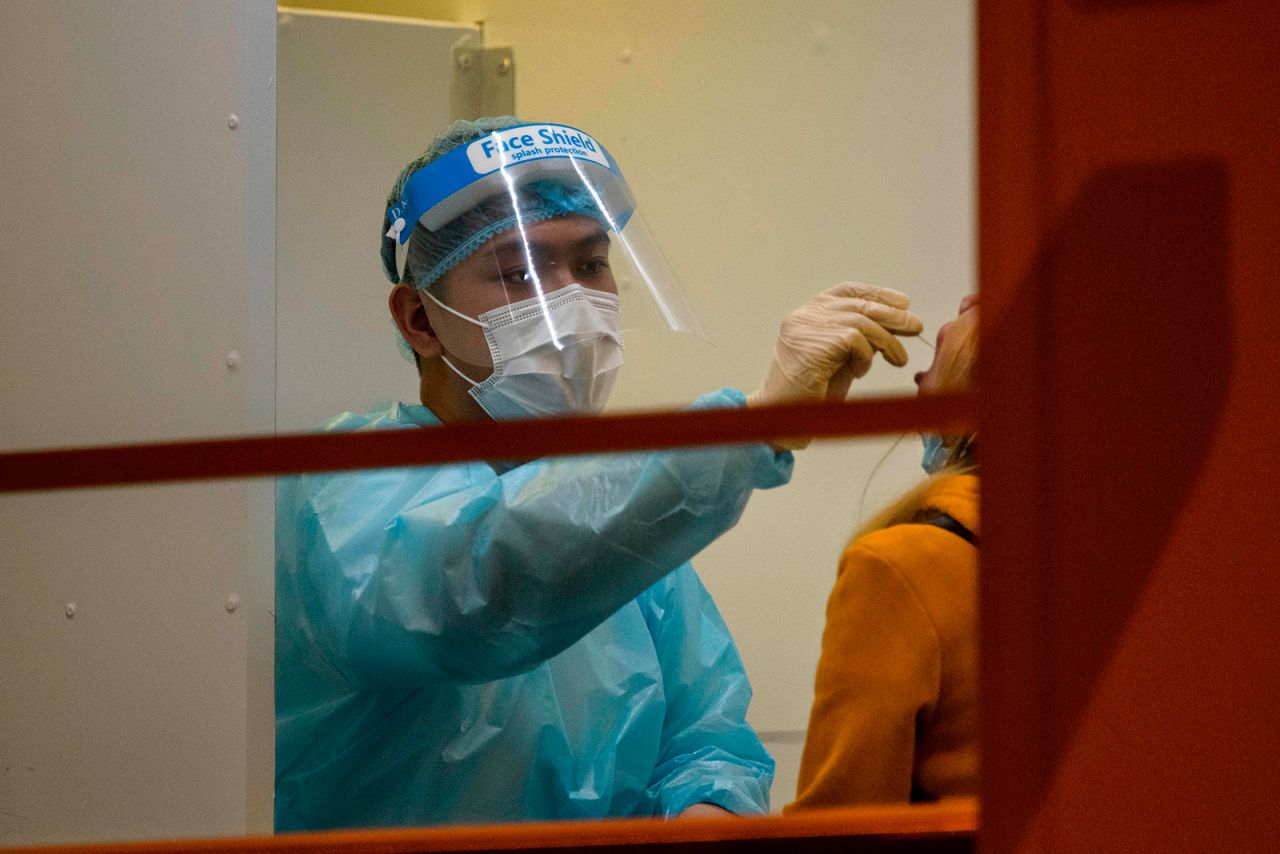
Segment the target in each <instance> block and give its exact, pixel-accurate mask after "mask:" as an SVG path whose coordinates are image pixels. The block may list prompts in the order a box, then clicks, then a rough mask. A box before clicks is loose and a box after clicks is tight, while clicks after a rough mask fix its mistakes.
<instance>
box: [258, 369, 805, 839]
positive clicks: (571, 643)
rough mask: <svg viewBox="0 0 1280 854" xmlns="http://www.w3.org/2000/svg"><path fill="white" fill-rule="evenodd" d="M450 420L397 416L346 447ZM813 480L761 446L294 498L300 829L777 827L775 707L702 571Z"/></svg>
mask: <svg viewBox="0 0 1280 854" xmlns="http://www.w3.org/2000/svg"><path fill="white" fill-rule="evenodd" d="M741 403H742V395H741V394H740V393H739V392H736V391H732V390H724V391H721V392H717V393H714V394H710V395H706V396H704V397H703V398H702V399H700V401H699V403H698V404H695V405H696V406H732V405H741ZM438 423H439V422H438V421H437V419H436V418H435V417H434V416H433V415H432V414H431V413H430V412H429V411H428V410H427V409H425V408H424V407H421V406H416V405H406V404H390V405H388V406H386V407H384V408H381V409H378V410H376V411H374V412H372V413H370V414H367V415H351V414H347V415H344V416H340V417H339V418H337V419H335V420H334V421H333V422H332V423H331V424H330V425H329V428H328V429H333V430H362V429H381V428H397V427H400V428H403V427H413V426H418V425H434V424H438ZM423 440H424V441H430V437H429V435H427V434H424V436H423ZM791 466H792V459H791V455H790V454H789V453H787V454H781V455H778V454H775V453H774V452H773V451H772V450H771V449H770V448H769V447H767V446H765V445H746V446H734V447H721V448H708V449H690V450H679V451H670V452H654V453H633V454H617V455H605V456H592V457H576V458H572V457H571V458H563V459H544V460H537V461H535V462H531V463H527V464H525V465H522V466H519V467H517V468H515V469H512V470H511V471H508V472H505V473H504V474H502V475H501V476H499V475H498V474H496V473H495V472H494V470H493V469H492V468H490V467H489V466H488V465H486V464H484V463H468V464H462V465H451V466H443V467H431V468H405V469H387V470H376V471H365V472H354V473H336V474H312V475H304V476H301V477H296V478H288V479H282V480H281V481H280V485H279V487H278V495H277V505H278V507H277V534H276V542H277V571H276V609H277V612H276V803H275V816H276V828H277V829H278V830H300V829H319V828H331V827H357V826H375V825H415V824H435V823H443V822H472V823H478V822H497V821H515V820H522V819H523V820H530V819H566V818H603V817H606V816H626V815H639V816H650V815H659V816H664V815H674V814H677V813H679V812H681V811H682V810H684V809H685V808H687V807H689V806H691V805H693V804H696V803H700V802H706V803H713V804H718V805H720V806H722V807H725V808H726V809H729V810H733V811H734V812H738V813H755V812H765V811H767V810H768V804H769V785H770V783H771V781H772V777H773V760H772V759H771V758H770V756H769V755H768V753H766V752H765V750H764V747H763V746H762V745H761V744H760V741H759V739H758V738H757V737H756V734H755V732H754V731H753V730H752V729H751V728H750V727H749V726H748V725H747V723H746V721H745V715H746V711H747V704H748V702H749V700H750V697H751V688H750V685H749V684H748V682H747V677H746V674H745V673H744V672H743V668H742V662H741V660H740V659H739V657H738V654H737V651H736V649H735V648H734V645H733V641H732V639H731V638H730V636H729V632H728V629H727V628H726V627H725V625H724V622H723V621H722V620H721V618H720V615H719V613H718V612H717V611H716V608H715V605H714V604H713V603H712V601H711V598H710V596H709V595H708V594H707V592H706V590H705V589H704V588H703V586H702V584H701V583H700V582H699V580H698V578H697V576H696V575H695V574H694V571H693V568H692V567H691V566H690V565H689V564H688V560H689V558H691V557H692V556H693V555H694V554H696V553H697V552H698V551H699V550H701V549H702V548H703V547H705V546H706V545H707V544H708V543H710V542H711V541H712V540H714V539H715V538H716V537H717V536H719V535H720V534H722V533H723V532H725V531H726V530H728V529H729V528H730V527H732V526H733V525H734V524H735V523H736V522H737V520H738V517H739V516H740V514H741V512H742V509H743V507H744V506H745V504H746V502H747V498H748V496H749V494H750V493H751V491H752V489H753V488H757V487H771V486H776V485H778V484H781V483H785V482H786V481H787V480H788V479H789V478H790V475H791Z"/></svg>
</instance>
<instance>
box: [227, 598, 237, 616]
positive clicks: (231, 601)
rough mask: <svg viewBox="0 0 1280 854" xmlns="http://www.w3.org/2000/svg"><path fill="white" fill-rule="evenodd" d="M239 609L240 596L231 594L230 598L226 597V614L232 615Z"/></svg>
mask: <svg viewBox="0 0 1280 854" xmlns="http://www.w3.org/2000/svg"><path fill="white" fill-rule="evenodd" d="M239 608H240V596H239V594H237V593H232V594H231V595H230V596H228V597H227V604H226V609H227V613H228V614H234V613H235V612H236V611H237V610H239Z"/></svg>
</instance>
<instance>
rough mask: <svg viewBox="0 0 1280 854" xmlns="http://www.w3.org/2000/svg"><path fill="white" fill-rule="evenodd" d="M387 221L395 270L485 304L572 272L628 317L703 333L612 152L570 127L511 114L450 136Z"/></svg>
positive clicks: (516, 297) (535, 292) (515, 298)
mask: <svg viewBox="0 0 1280 854" xmlns="http://www.w3.org/2000/svg"><path fill="white" fill-rule="evenodd" d="M554 220H561V221H563V222H564V223H566V224H570V225H573V226H575V227H565V228H559V227H557V225H558V224H557V223H555V222H553V221H554ZM386 221H387V222H388V223H389V224H390V228H389V229H388V231H387V234H386V239H387V240H389V241H393V242H394V250H395V267H396V274H397V275H396V278H397V279H399V280H405V278H406V273H407V274H408V278H409V280H411V281H412V283H413V285H414V286H415V287H417V288H419V289H420V290H421V289H426V290H429V291H430V292H431V293H432V294H433V295H434V296H437V297H441V294H442V292H447V294H448V297H450V298H452V299H453V300H455V301H457V302H460V303H465V304H466V306H467V307H470V308H477V307H483V308H484V310H485V311H486V312H492V311H495V310H499V309H504V307H505V308H506V309H507V310H510V307H511V306H523V304H525V303H526V302H528V301H529V300H531V299H532V300H545V299H547V298H549V297H550V296H551V294H553V293H554V292H555V291H557V290H559V289H561V288H563V287H566V286H567V285H569V284H575V283H576V284H582V285H583V286H584V287H585V288H587V289H598V290H607V289H610V288H612V289H614V290H615V291H616V293H617V295H618V296H619V298H620V301H621V305H622V315H623V328H624V329H633V328H648V327H653V326H658V327H662V328H666V329H670V330H672V331H675V332H685V333H689V334H692V335H695V336H697V337H705V336H704V334H703V331H702V327H701V325H700V324H699V322H698V319H697V317H696V316H695V315H694V313H693V311H692V309H691V308H690V305H689V303H688V301H687V300H686V299H685V297H684V294H683V293H682V292H681V290H680V288H679V287H678V285H677V284H676V282H675V279H674V277H673V276H672V274H671V272H670V270H669V268H668V266H667V264H666V261H665V260H664V259H663V257H662V255H661V253H660V252H659V251H658V250H657V247H656V246H655V244H654V241H653V238H652V236H651V234H650V232H649V230H648V228H647V227H646V226H645V224H644V221H643V219H642V218H641V217H640V216H639V214H637V212H636V204H635V199H634V197H633V195H632V193H631V189H630V188H629V187H628V186H627V182H626V180H625V179H624V178H623V176H622V172H621V171H620V170H619V168H618V164H617V162H616V161H615V160H614V159H613V157H612V156H611V155H610V154H609V152H608V151H606V150H605V148H604V146H602V145H601V144H600V143H599V142H597V141H596V140H595V139H594V138H593V137H591V136H590V135H588V134H586V133H584V132H583V131H580V130H577V129H575V128H571V127H568V126H566V125H558V124H525V125H517V126H515V127H511V128H507V129H504V130H499V131H494V132H493V133H490V134H487V135H485V136H482V137H480V138H479V139H476V140H475V141H473V142H471V143H470V144H468V145H463V146H460V147H458V148H455V149H454V150H453V151H450V152H449V153H447V154H445V155H443V156H441V157H439V158H437V159H435V160H433V161H432V162H430V163H428V164H427V165H425V166H423V167H422V168H421V169H419V170H417V171H416V172H415V173H413V175H411V176H410V177H409V178H408V179H407V180H406V181H405V183H404V188H403V190H402V192H401V194H400V199H399V200H398V201H397V202H396V203H395V204H393V205H392V206H391V207H390V208H388V210H387V220H386ZM414 223H416V224H417V226H418V228H416V229H415V228H414V227H413V224H414ZM411 237H412V240H411V239H410V238H411ZM593 238H594V241H593ZM599 238H603V240H604V241H607V243H605V242H603V241H602V240H601V239H599ZM601 249H604V250H605V251H604V252H603V253H602V252H601V251H600V250H601ZM602 264H603V265H607V266H601V265H602ZM606 270H607V273H606V272H605V271H606ZM388 272H390V271H388ZM578 280H583V281H578ZM587 280H590V281H587ZM437 283H440V284H441V285H443V286H444V287H439V286H437ZM611 283H612V284H611ZM468 285H470V286H472V287H471V289H472V290H483V291H484V293H483V294H470V295H468V294H464V293H461V291H463V290H465V289H467V287H468ZM445 301H446V302H448V300H447V299H446V300H445ZM455 307H460V306H455ZM463 310H464V313H467V314H469V315H470V316H475V313H474V312H468V311H465V308H464V309H463Z"/></svg>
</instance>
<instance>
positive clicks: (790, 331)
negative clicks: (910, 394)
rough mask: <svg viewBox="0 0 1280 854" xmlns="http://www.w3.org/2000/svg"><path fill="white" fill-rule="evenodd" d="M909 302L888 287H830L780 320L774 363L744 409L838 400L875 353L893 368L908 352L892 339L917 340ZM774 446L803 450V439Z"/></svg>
mask: <svg viewBox="0 0 1280 854" xmlns="http://www.w3.org/2000/svg"><path fill="white" fill-rule="evenodd" d="M910 304H911V299H910V298H909V297H908V296H907V295H906V294H903V293H900V292H898V291H895V290H890V289H889V288H877V287H875V286H874V285H864V284H860V283H858V282H843V283H841V284H839V285H836V286H835V287H833V288H828V289H827V290H825V291H823V292H822V293H820V294H818V295H817V296H815V297H814V298H813V299H811V300H809V301H808V302H806V303H805V304H804V305H802V306H800V307H799V308H797V309H796V310H795V311H793V312H791V314H789V315H788V316H787V318H786V319H785V320H783V321H782V329H781V331H780V332H779V333H778V344H777V347H776V348H775V350H774V357H773V363H772V364H770V365H769V371H768V373H766V374H765V378H764V384H763V385H761V386H760V388H759V389H757V390H756V391H754V392H752V393H751V394H750V395H748V396H747V405H748V406H764V405H767V404H771V403H796V402H800V401H810V400H842V399H843V398H844V396H845V395H846V394H848V392H849V386H850V385H852V384H853V381H854V380H855V379H858V378H859V377H861V376H862V375H864V374H865V373H866V372H867V371H868V370H870V369H871V360H872V359H873V358H874V357H875V354H876V353H877V352H879V353H882V354H884V358H885V360H886V361H887V362H888V363H889V364H891V365H894V366H896V367H902V366H903V365H905V364H906V363H907V351H906V348H904V347H903V346H902V342H901V341H899V340H898V339H897V338H895V337H894V336H895V335H919V334H920V332H921V331H922V330H923V329H924V324H922V323H921V322H920V318H918V317H916V316H915V315H914V314H912V313H911V312H910V311H908V310H907V307H908V306H909V305H910ZM776 444H778V445H781V446H783V447H790V448H803V447H804V446H805V445H807V444H808V442H807V441H806V440H785V441H779V442H777V443H776Z"/></svg>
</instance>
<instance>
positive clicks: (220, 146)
mask: <svg viewBox="0 0 1280 854" xmlns="http://www.w3.org/2000/svg"><path fill="white" fill-rule="evenodd" d="M274 74H275V7H274V4H272V3H270V2H265V0H220V1H219V2H217V3H209V2H203V0H125V2H112V3H97V2H71V0H31V2H22V0H6V2H4V3H0V80H3V86H2V87H0V116H3V121H0V151H3V152H4V156H3V158H2V159H0V186H2V187H3V188H4V192H3V194H0V293H2V294H3V297H0V447H2V448H4V449H5V450H13V449H17V448H31V447H49V446H65V445H85V444H100V443H115V442H133V441H143V440H155V439H167V438H183V437H197V436H211V435H234V434H244V433H260V432H270V431H271V430H272V429H273V420H274V411H273V401H274V357H275V341H274V326H275V320H274V247H275V234H274V230H275V208H274V202H275V200H274V193H275V160H274V157H275V152H274V143H275V94H274V88H273V87H274ZM272 492H273V490H272V485H271V483H269V482H265V481H257V482H226V483H219V484H211V485H172V486H164V487H139V488H129V489H97V490H85V491H72V492H60V493H50V494H28V495H6V496H2V497H0V574H3V577H4V579H5V582H4V584H5V587H4V593H3V594H2V595H0V845H16V844H26V843H37V842H73V841H88V840H104V839H140V838H155V837H173V836H190V835H217V834H238V833H245V832H249V831H254V832H261V831H268V830H269V829H270V827H271V795H272V776H273V769H272V762H273V751H274V741H273V738H274V722H273V719H272V706H271V698H272V692H273V682H272V652H271V635H272V629H271V613H270V611H271V596H272V589H273V586H272V580H271V579H272V562H271V556H272V550H273V544H272V540H271V531H272V522H271V512H272Z"/></svg>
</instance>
